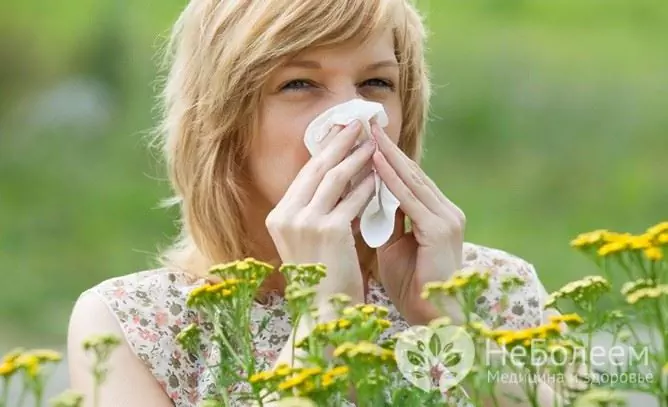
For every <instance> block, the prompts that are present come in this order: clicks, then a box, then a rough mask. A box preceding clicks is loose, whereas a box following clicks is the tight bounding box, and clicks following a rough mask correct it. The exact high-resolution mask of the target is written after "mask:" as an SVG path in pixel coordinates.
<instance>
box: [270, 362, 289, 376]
mask: <svg viewBox="0 0 668 407" xmlns="http://www.w3.org/2000/svg"><path fill="white" fill-rule="evenodd" d="M274 373H275V374H276V376H280V377H284V376H287V375H289V374H290V373H292V367H290V366H289V365H288V364H287V363H281V364H279V365H278V366H276V369H274Z"/></svg>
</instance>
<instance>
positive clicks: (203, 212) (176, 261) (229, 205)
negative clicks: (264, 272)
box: [157, 0, 430, 276]
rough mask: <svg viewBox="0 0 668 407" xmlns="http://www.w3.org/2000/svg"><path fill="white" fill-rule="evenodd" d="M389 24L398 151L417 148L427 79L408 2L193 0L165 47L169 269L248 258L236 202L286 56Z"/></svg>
mask: <svg viewBox="0 0 668 407" xmlns="http://www.w3.org/2000/svg"><path fill="white" fill-rule="evenodd" d="M388 28H390V29H391V30H392V33H393V36H394V42H395V54H396V57H397V60H398V62H399V69H400V73H399V77H400V81H399V84H398V86H397V87H398V90H399V93H400V97H401V103H402V115H403V118H402V119H403V120H402V123H403V124H402V128H401V135H400V139H399V147H400V148H401V149H402V150H403V151H404V152H405V153H406V154H407V155H408V156H410V157H412V158H413V159H414V160H415V161H419V160H420V158H421V151H422V139H423V132H424V128H425V124H426V120H427V115H428V110H429V109H428V106H429V105H428V104H429V97H430V85H429V78H428V70H427V66H426V63H425V58H424V41H425V38H426V35H425V29H424V26H423V23H422V19H421V17H420V15H419V14H418V11H417V10H416V8H415V6H414V5H413V4H412V3H411V2H410V1H409V0H327V1H323V0H190V2H189V3H188V5H187V6H186V7H185V9H184V10H183V12H182V13H181V15H180V16H179V18H178V20H177V21H176V23H175V25H174V27H173V31H172V33H171V36H170V40H169V43H168V46H167V49H166V55H165V56H166V59H165V62H166V69H167V75H166V77H165V83H164V88H163V91H162V94H161V108H162V110H161V112H162V117H161V122H160V125H159V127H158V129H157V141H158V142H159V144H160V147H161V148H162V152H163V154H164V158H165V161H166V165H167V170H168V176H169V181H170V182H171V185H172V188H173V191H174V198H173V199H171V200H170V202H171V203H173V204H176V205H178V206H179V207H180V213H181V218H180V228H181V230H180V236H179V237H178V239H177V240H176V241H175V242H174V244H173V245H172V246H171V247H170V248H169V249H168V250H166V251H165V252H164V253H162V256H161V262H162V263H163V264H164V265H166V266H167V267H171V268H177V269H180V270H183V271H186V272H188V273H191V274H194V275H198V276H203V275H204V274H205V272H206V270H207V269H208V268H209V267H210V266H211V265H212V264H214V263H218V262H225V261H230V260H234V259H240V258H243V257H247V256H248V255H249V253H248V251H249V248H248V245H247V244H246V242H248V241H250V240H249V238H250V233H252V232H253V231H249V230H246V229H245V228H244V222H243V218H242V210H241V208H242V207H243V205H244V202H245V197H246V193H245V190H244V185H247V182H248V179H247V176H246V175H245V174H246V172H245V171H244V168H245V162H246V159H247V157H248V153H249V146H250V144H251V138H252V137H253V133H254V129H255V128H256V127H257V120H258V106H260V103H259V102H260V100H261V99H260V98H261V97H262V95H261V89H262V87H263V84H264V83H265V81H266V80H267V78H268V77H269V76H270V75H271V74H272V72H274V71H275V70H276V69H277V68H279V67H280V66H281V64H282V63H283V62H284V61H286V60H287V59H289V58H290V57H291V56H293V55H295V54H297V53H299V52H300V51H302V50H304V49H306V48H311V47H324V46H332V45H336V44H340V43H343V42H345V41H348V40H353V39H361V40H365V39H367V38H370V37H371V36H372V35H373V34H374V33H376V32H378V30H383V29H388Z"/></svg>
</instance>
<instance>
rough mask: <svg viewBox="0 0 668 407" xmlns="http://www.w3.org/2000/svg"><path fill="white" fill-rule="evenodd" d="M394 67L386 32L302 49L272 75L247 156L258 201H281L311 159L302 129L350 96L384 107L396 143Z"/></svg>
mask: <svg viewBox="0 0 668 407" xmlns="http://www.w3.org/2000/svg"><path fill="white" fill-rule="evenodd" d="M396 63H397V60H396V58H395V56H394V41H393V37H392V34H391V33H390V32H385V33H382V34H378V35H376V36H375V37H374V38H372V39H371V40H370V41H368V42H367V43H366V44H359V43H350V44H345V45H341V46H337V47H335V48H328V49H313V50H305V51H304V52H302V53H301V54H300V55H298V56H296V57H295V58H294V59H293V60H291V61H290V62H288V63H287V64H285V66H283V67H281V68H280V69H279V70H278V71H277V72H276V73H275V74H274V75H273V76H272V77H270V78H269V80H268V82H267V84H266V88H265V89H264V94H265V96H264V97H263V100H262V102H261V105H260V115H259V117H260V119H259V120H260V122H259V134H257V135H255V137H254V140H253V144H252V147H251V153H250V158H249V170H250V172H251V176H252V179H253V183H254V187H255V191H254V192H255V193H257V194H259V198H261V199H263V200H264V201H265V202H266V203H267V204H269V205H270V206H271V207H273V206H275V205H276V204H277V203H278V202H279V201H280V200H281V198H282V197H283V195H284V193H285V191H286V190H287V189H288V187H289V186H290V184H291V183H292V181H293V180H294V179H295V177H296V176H297V173H298V172H299V170H300V169H301V168H302V167H303V166H304V164H306V162H307V161H308V160H309V159H310V155H309V152H308V150H307V149H306V146H305V145H304V141H303V139H304V132H305V130H306V127H307V126H308V124H309V123H310V122H311V121H312V120H313V119H314V118H315V117H316V116H318V115H319V114H320V113H322V112H324V111H325V110H327V109H329V108H330V107H332V106H334V105H337V104H340V103H343V102H346V101H348V100H351V99H354V98H362V99H365V100H369V101H374V102H378V103H382V104H383V106H384V107H385V111H386V112H387V115H388V117H389V125H388V126H387V127H386V128H385V131H386V132H387V134H388V135H389V136H390V137H391V138H392V139H393V140H394V142H395V143H396V142H397V141H398V140H399V133H400V129H401V117H402V116H401V100H400V98H399V92H398V89H396V86H398V83H399V68H398V66H397V65H396Z"/></svg>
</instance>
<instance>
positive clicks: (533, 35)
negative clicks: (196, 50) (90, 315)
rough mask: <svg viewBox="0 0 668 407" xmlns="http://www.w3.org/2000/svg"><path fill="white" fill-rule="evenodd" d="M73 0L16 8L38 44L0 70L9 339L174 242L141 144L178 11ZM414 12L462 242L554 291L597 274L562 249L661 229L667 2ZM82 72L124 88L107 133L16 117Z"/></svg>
mask: <svg viewBox="0 0 668 407" xmlns="http://www.w3.org/2000/svg"><path fill="white" fill-rule="evenodd" d="M79 2H80V3H81V7H80V8H76V7H70V8H57V10H56V9H54V10H52V11H53V12H54V13H58V16H59V18H58V19H53V18H47V17H49V16H48V14H49V13H46V11H44V10H43V11H44V13H45V14H44V15H42V14H40V13H37V14H39V16H37V17H35V18H36V21H32V20H30V17H31V16H33V15H35V14H34V13H35V12H36V9H35V7H36V3H35V2H34V1H32V2H31V1H28V2H24V3H21V5H20V6H15V9H14V10H10V11H13V12H14V16H16V18H14V19H12V24H11V26H7V27H10V28H9V30H15V31H13V32H14V36H13V37H11V38H24V39H25V41H26V42H27V43H30V44H33V45H34V47H32V48H30V52H26V53H23V52H19V51H18V50H19V49H21V47H16V51H15V52H16V53H15V54H13V53H12V54H11V55H10V56H11V57H12V58H11V59H7V60H10V61H13V63H14V64H15V66H17V67H18V66H31V67H33V68H32V69H31V70H28V71H26V70H22V69H18V68H17V69H14V70H12V69H6V70H2V71H0V84H7V86H6V87H4V86H5V85H3V89H7V93H5V92H3V96H0V107H3V106H5V107H6V108H5V109H4V110H2V111H0V185H1V192H0V197H1V198H0V276H1V277H0V332H1V333H0V338H2V337H6V338H7V337H11V338H22V339H21V340H23V341H24V342H26V343H29V342H31V341H39V342H43V341H48V342H50V341H62V340H63V339H64V336H65V329H66V323H67V317H68V315H69V312H70V310H71V307H72V305H73V303H74V301H75V300H76V297H77V296H78V295H79V293H81V292H82V291H83V290H85V289H86V288H88V287H90V286H91V285H93V284H95V283H97V282H99V281H101V280H102V279H105V278H108V277H111V276H115V275H121V274H126V273H131V272H134V271H137V270H141V269H144V268H148V267H152V266H153V263H152V259H153V256H154V255H155V253H156V250H157V249H158V248H159V247H160V246H162V245H165V244H166V243H167V242H168V241H169V239H170V237H171V236H173V235H174V233H175V228H174V221H175V215H176V213H175V212H173V211H164V210H162V209H158V208H157V203H158V201H159V200H160V199H162V198H164V197H167V196H168V194H169V190H168V186H167V185H166V184H165V183H164V182H163V181H162V180H160V177H161V168H160V167H159V164H158V163H156V161H155V159H154V157H153V156H152V155H151V153H150V152H149V151H148V150H147V149H146V147H145V139H144V137H143V135H144V134H145V132H146V130H148V129H150V127H151V126H152V124H153V113H154V112H153V110H152V106H153V97H154V88H153V85H154V80H155V71H154V70H153V68H152V67H153V66H155V58H154V54H155V51H156V45H157V44H159V43H160V38H161V36H163V35H164V33H165V32H166V30H167V29H168V27H169V23H170V21H171V20H172V19H173V18H174V17H175V16H176V13H177V11H178V8H179V7H180V6H181V2H175V1H169V2H161V3H160V5H159V6H158V5H157V3H155V4H150V3H146V4H144V3H142V4H126V5H124V6H121V7H118V8H116V9H113V8H107V7H108V6H109V7H110V6H111V5H112V4H115V3H114V2H106V3H104V2H100V3H97V2H90V1H83V0H79ZM421 3H422V4H423V6H424V7H425V8H426V7H427V6H428V15H427V21H428V22H429V23H430V24H431V28H432V37H431V42H430V54H429V58H430V63H431V66H432V70H433V74H434V83H435V86H436V89H435V97H434V100H433V107H432V121H431V123H430V127H429V132H428V138H427V152H426V159H425V168H426V169H427V171H428V173H429V174H431V175H432V176H433V178H434V179H435V181H436V182H437V183H438V184H439V186H441V188H442V189H443V191H444V192H445V194H446V195H447V196H448V197H449V198H450V199H451V200H453V201H454V202H455V203H456V204H458V205H459V206H460V207H462V208H463V209H464V210H465V212H466V214H467V216H468V219H469V224H468V230H467V240H470V241H474V242H477V243H480V244H485V245H489V246H493V247H498V248H501V249H505V250H508V251H510V252H512V253H516V254H518V255H520V256H522V257H524V258H525V259H527V260H528V261H530V262H531V263H533V264H534V265H535V266H536V268H537V270H538V271H539V274H540V276H541V279H542V280H543V282H544V283H545V285H546V286H547V287H548V289H554V288H557V287H558V286H559V285H561V284H562V283H565V282H566V281H569V280H572V279H574V278H577V277H578V276H579V275H583V274H586V273H590V272H592V271H593V270H594V269H593V267H590V266H589V265H588V263H587V262H586V261H585V260H584V259H583V258H582V257H581V256H579V255H578V254H577V253H575V252H574V251H572V250H571V249H570V248H569V247H568V241H569V239H570V238H571V237H572V236H573V235H575V234H577V233H579V232H581V231H585V230H588V229H594V228H600V227H607V228H613V229H620V230H628V231H631V232H637V231H640V230H643V229H644V228H645V227H646V226H648V225H649V224H651V223H655V222H658V221H660V220H663V219H665V218H666V209H665V208H668V189H666V175H665V174H666V164H665V163H666V153H667V152H668V151H667V149H666V147H665V139H666V129H667V128H668V116H666V114H665V112H666V111H668V98H666V92H667V91H668V77H667V76H666V75H665V72H667V71H668V52H666V51H665V44H664V43H663V42H662V41H661V40H660V39H661V38H666V34H668V32H667V31H668V24H666V22H667V20H668V19H667V18H666V15H667V14H666V9H667V8H666V7H665V6H662V7H660V6H658V5H654V4H653V3H652V2H649V1H645V2H643V1H638V2H634V3H631V2H620V1H614V2H606V3H605V5H603V4H602V3H601V2H600V1H598V2H596V1H586V2H575V1H564V2H558V3H557V2H539V1H508V2H503V5H501V3H499V2H489V1H479V2H460V1H454V0H452V1H450V0H448V1H443V2H438V3H436V2H433V1H432V2H428V3H427V2H424V1H422V2H421ZM2 7H6V6H4V5H3V6H1V7H0V8H2ZM0 15H7V13H3V12H2V10H0ZM42 21H43V22H45V24H46V25H45V26H44V27H45V28H44V29H43V30H37V29H36V28H35V27H36V26H39V25H40V22H42ZM23 33H26V35H25V36H24V35H23ZM28 34H29V35H28ZM8 50H9V51H8ZM0 52H8V53H11V52H14V51H12V49H8V48H6V49H4V51H0ZM22 58H23V59H22ZM26 61H28V62H29V63H28V62H26ZM35 66H37V67H40V68H41V69H38V68H34V67H35ZM15 71H17V72H19V73H18V74H17V73H15ZM13 72H14V73H13ZM3 74H4V75H5V76H4V77H3V76H2V75H3ZM19 74H21V75H26V74H28V75H30V77H29V80H28V81H26V82H25V84H24V83H23V82H18V81H17V80H12V79H11V78H12V77H11V75H19ZM76 74H81V75H87V76H92V77H94V78H98V79H100V80H103V81H104V82H105V83H107V84H108V85H109V86H111V89H112V90H113V91H114V93H113V95H114V98H115V99H114V107H115V108H114V110H113V111H111V112H110V114H111V117H110V120H109V122H107V123H106V124H104V125H103V126H100V127H95V128H81V127H53V128H48V129H46V130H44V129H42V130H40V131H35V130H33V129H32V128H31V126H30V118H29V117H28V118H25V117H24V118H21V117H17V116H15V115H14V112H15V110H13V106H15V105H17V104H18V103H19V102H23V101H28V103H29V101H30V100H31V99H30V98H31V97H33V96H34V95H35V94H36V92H39V91H40V90H42V89H45V88H46V87H48V86H50V85H51V84H54V83H56V82H57V81H59V80H62V79H63V78H65V77H67V76H69V75H76ZM17 78H18V76H17ZM10 96H11V97H10Z"/></svg>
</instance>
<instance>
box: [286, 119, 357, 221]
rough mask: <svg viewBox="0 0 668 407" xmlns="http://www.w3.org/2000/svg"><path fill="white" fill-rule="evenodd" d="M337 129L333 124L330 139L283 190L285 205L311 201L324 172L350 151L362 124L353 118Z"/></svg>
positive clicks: (293, 205)
mask: <svg viewBox="0 0 668 407" xmlns="http://www.w3.org/2000/svg"><path fill="white" fill-rule="evenodd" d="M339 129H340V127H337V126H334V127H333V128H332V129H331V130H330V132H329V134H328V135H327V137H333V139H332V141H331V142H329V144H328V145H327V146H326V147H325V149H324V150H322V151H321V152H320V154H318V155H317V156H316V157H313V158H311V159H310V160H309V161H308V162H307V163H306V165H304V167H303V168H302V169H301V171H299V173H298V174H297V176H296V177H295V179H294V181H293V182H292V184H290V187H289V188H288V190H287V191H286V192H285V197H286V198H287V199H284V200H281V201H282V202H285V205H289V206H291V207H299V208H301V207H304V206H306V204H308V203H309V202H310V201H311V199H312V198H313V194H314V193H315V190H316V188H317V187H318V185H320V182H322V179H323V178H324V176H325V174H326V173H327V172H328V171H329V170H331V169H332V168H333V167H334V166H336V165H337V164H338V163H340V162H341V160H343V159H344V158H345V157H346V156H347V155H348V154H349V153H350V150H351V149H352V148H353V146H354V145H355V142H356V141H357V138H358V136H359V132H360V130H361V129H362V126H361V123H360V122H359V120H355V121H354V122H352V123H350V124H349V125H348V126H346V127H344V128H343V130H340V131H339Z"/></svg>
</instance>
